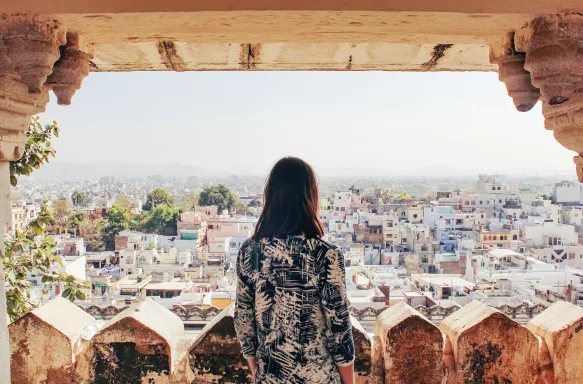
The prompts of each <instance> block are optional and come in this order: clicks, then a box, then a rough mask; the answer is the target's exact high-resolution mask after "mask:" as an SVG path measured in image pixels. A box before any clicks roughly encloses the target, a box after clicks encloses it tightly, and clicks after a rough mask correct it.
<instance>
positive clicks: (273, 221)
mask: <svg viewBox="0 0 583 384" xmlns="http://www.w3.org/2000/svg"><path fill="white" fill-rule="evenodd" d="M264 199H265V204H264V205H263V211H262V212H261V215H260V216H259V220H258V222H257V226H256V227H255V234H254V235H253V238H254V239H255V240H259V239H261V238H262V237H273V236H286V235H302V234H303V235H305V236H306V237H307V238H314V237H321V236H322V235H323V234H324V229H323V227H322V223H321V222H320V219H319V218H318V209H319V196H318V184H317V182H316V176H315V174H314V171H313V170H312V167H310V166H309V165H308V164H307V163H306V162H305V161H303V160H301V159H298V158H297V157H284V158H283V159H281V160H279V161H278V162H277V163H276V164H275V165H274V166H273V169H272V170H271V173H270V174H269V179H268V180H267V184H266V185H265V193H264Z"/></svg>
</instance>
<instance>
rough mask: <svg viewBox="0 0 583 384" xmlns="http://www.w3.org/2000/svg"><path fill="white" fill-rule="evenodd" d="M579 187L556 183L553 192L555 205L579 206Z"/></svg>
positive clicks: (569, 183)
mask: <svg viewBox="0 0 583 384" xmlns="http://www.w3.org/2000/svg"><path fill="white" fill-rule="evenodd" d="M581 193H582V191H581V187H580V186H579V184H578V183H577V184H575V183H571V182H569V181H563V182H561V183H556V184H555V188H554V191H553V203H555V204H581V202H582V200H581Z"/></svg>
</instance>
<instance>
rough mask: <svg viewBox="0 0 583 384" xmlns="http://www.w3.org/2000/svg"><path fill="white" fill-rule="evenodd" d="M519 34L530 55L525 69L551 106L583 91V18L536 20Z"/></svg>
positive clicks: (520, 44) (539, 18)
mask: <svg viewBox="0 0 583 384" xmlns="http://www.w3.org/2000/svg"><path fill="white" fill-rule="evenodd" d="M518 33H519V40H520V41H519V43H518V45H519V46H521V47H522V49H520V51H521V52H526V62H525V65H524V67H525V69H526V70H527V71H529V72H530V73H531V78H532V83H533V84H534V86H535V87H537V88H539V89H540V92H541V95H542V96H543V98H544V99H545V100H546V101H548V103H549V104H550V105H556V104H562V103H564V102H566V101H567V100H569V98H571V96H572V95H573V93H574V92H575V91H577V90H579V89H582V88H583V72H582V71H581V68H580V65H581V64H580V63H581V60H582V59H583V48H581V40H582V39H583V17H582V16H581V15H576V14H569V15H548V16H542V17H538V18H536V19H534V20H533V21H532V22H530V23H528V24H527V25H526V26H525V27H523V28H521V31H519V32H518Z"/></svg>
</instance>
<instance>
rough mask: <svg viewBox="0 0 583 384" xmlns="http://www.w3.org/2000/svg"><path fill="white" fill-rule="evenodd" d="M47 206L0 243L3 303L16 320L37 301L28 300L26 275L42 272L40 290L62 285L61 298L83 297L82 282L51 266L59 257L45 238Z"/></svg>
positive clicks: (33, 306) (58, 262)
mask: <svg viewBox="0 0 583 384" xmlns="http://www.w3.org/2000/svg"><path fill="white" fill-rule="evenodd" d="M47 207H48V205H46V204H45V205H44V206H43V208H42V209H41V211H40V213H39V216H38V217H37V218H36V219H34V220H33V221H31V222H30V223H29V225H28V226H27V227H26V229H25V230H24V231H18V230H17V231H16V233H15V234H14V237H13V238H12V239H6V240H5V242H4V244H5V247H6V250H5V252H4V258H3V261H4V278H5V279H6V288H7V289H6V304H7V312H8V316H9V317H10V319H11V320H12V321H14V320H17V319H18V318H20V317H21V316H23V315H24V314H26V313H27V312H29V311H30V310H32V309H34V308H35V307H36V306H37V305H38V303H36V302H33V301H32V297H31V288H32V284H31V282H30V281H28V277H29V274H31V273H37V274H38V273H40V274H42V276H43V277H42V282H43V283H44V289H43V291H46V290H48V289H49V288H50V287H51V286H55V285H64V286H65V290H64V291H63V297H64V298H66V299H68V300H70V301H75V299H79V300H84V299H85V293H84V292H83V290H85V289H87V288H88V284H87V283H86V282H84V281H79V280H77V279H76V278H75V277H74V276H71V275H68V274H66V273H64V272H57V271H55V270H54V269H53V266H54V265H55V264H60V265H62V261H61V258H60V257H59V256H57V255H56V252H55V242H54V240H53V239H51V238H50V237H47V230H46V218H47V216H48V208H47Z"/></svg>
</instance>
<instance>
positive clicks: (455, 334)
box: [440, 301, 538, 384]
mask: <svg viewBox="0 0 583 384" xmlns="http://www.w3.org/2000/svg"><path fill="white" fill-rule="evenodd" d="M440 329H441V330H442V332H443V333H445V335H446V336H447V339H448V340H447V342H449V343H451V348H452V352H453V358H454V365H455V372H449V374H448V380H447V381H448V383H479V384H482V383H483V384H485V383H508V384H509V383H521V384H522V383H525V384H527V383H536V380H537V379H538V360H537V354H538V341H537V339H536V337H535V336H534V334H533V333H532V332H531V331H529V330H528V329H527V328H525V327H523V326H521V325H520V324H518V323H516V322H515V321H513V320H511V319H509V318H508V317H507V316H505V315H504V314H502V313H501V312H500V311H497V310H495V309H493V308H491V307H488V306H487V305H485V304H483V303H481V302H478V301H474V302H472V303H470V304H468V305H466V306H465V307H463V308H462V309H460V310H458V311H457V312H455V313H453V314H452V315H450V316H448V317H447V318H446V319H445V320H444V321H443V322H442V323H441V325H440ZM447 342H446V346H447ZM446 349H447V348H446Z"/></svg>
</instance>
